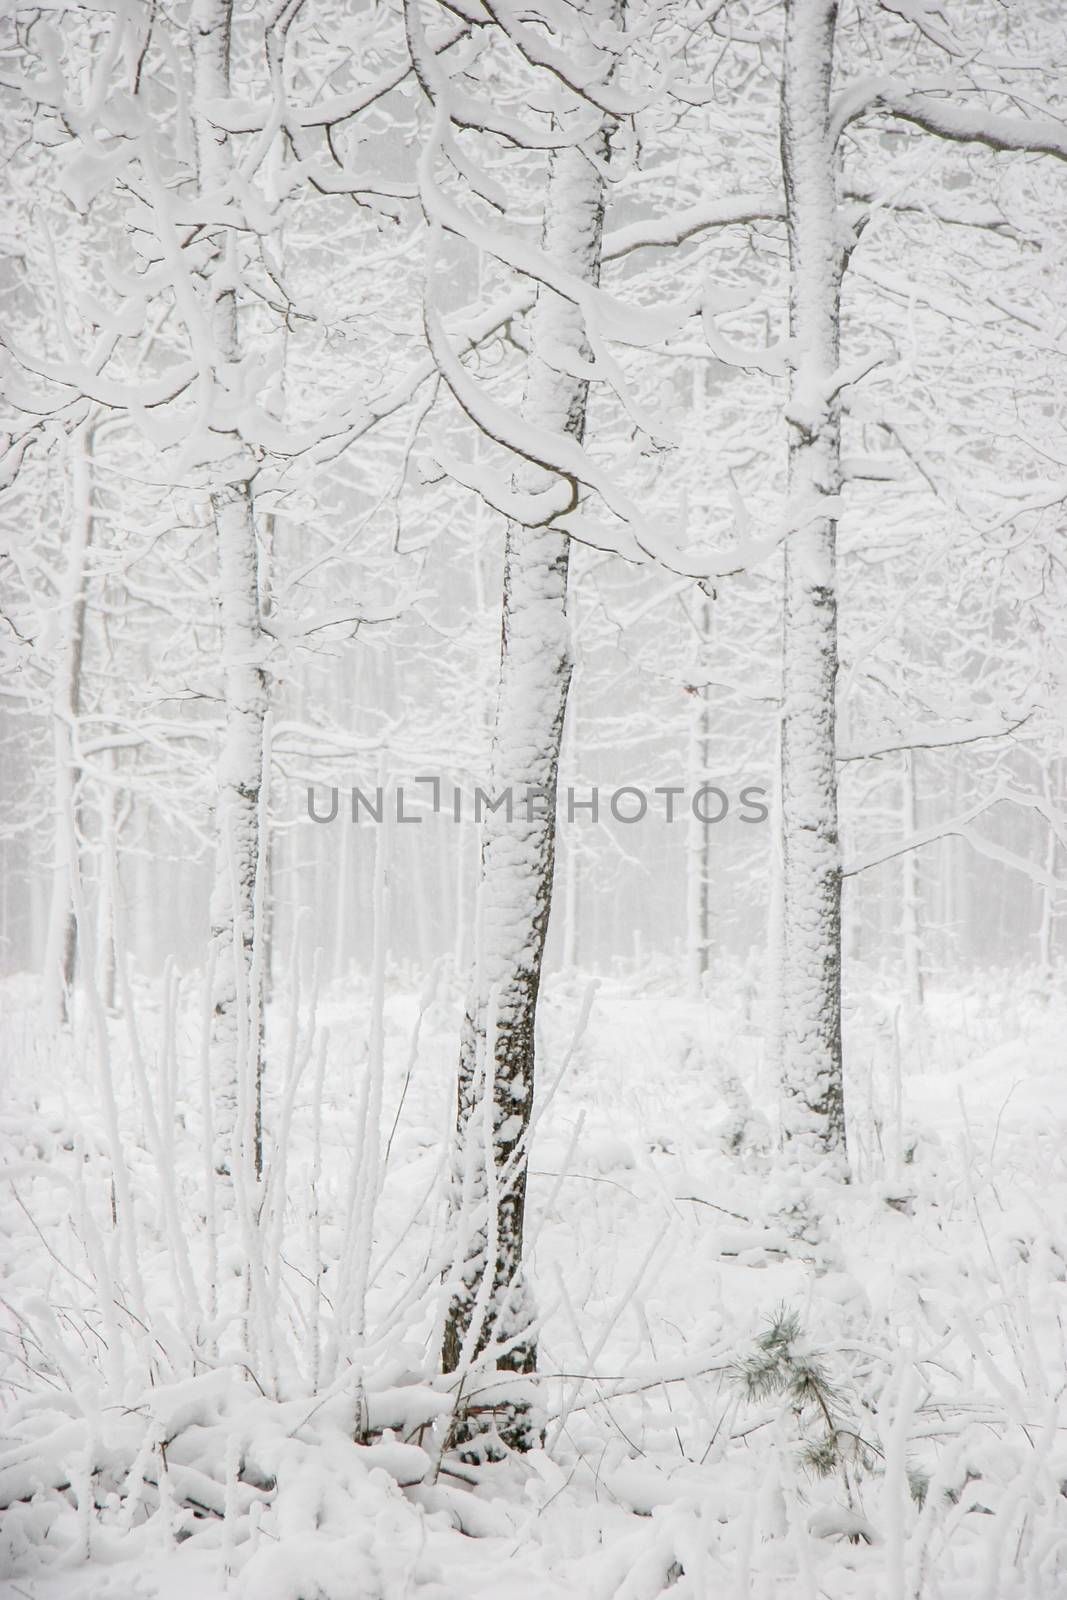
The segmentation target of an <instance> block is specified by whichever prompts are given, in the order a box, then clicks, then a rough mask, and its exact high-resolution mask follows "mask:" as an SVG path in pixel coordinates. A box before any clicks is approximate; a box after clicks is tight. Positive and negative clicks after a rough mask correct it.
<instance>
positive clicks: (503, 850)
mask: <svg viewBox="0 0 1067 1600" xmlns="http://www.w3.org/2000/svg"><path fill="white" fill-rule="evenodd" d="M599 143H600V149H599V151H598V152H597V154H598V155H599V156H600V158H601V159H602V160H606V159H607V156H608V128H607V126H606V125H605V126H603V127H602V128H601V131H600V135H599ZM603 218H604V186H603V179H602V177H601V176H600V173H599V171H598V169H597V167H595V166H594V165H593V163H592V162H591V161H590V160H589V159H588V158H587V156H586V155H585V154H583V153H582V152H581V151H579V150H575V149H570V150H560V151H556V152H553V154H552V156H551V157H550V160H549V177H548V186H547V191H546V196H545V217H544V225H543V230H542V239H543V246H544V249H545V251H546V252H547V253H548V254H549V255H551V256H552V257H553V259H554V260H555V261H557V262H558V263H559V265H560V266H561V267H563V268H565V269H566V270H567V271H569V272H571V273H573V274H575V275H577V276H581V277H582V278H584V279H585V280H587V281H589V282H596V281H597V279H598V276H599V263H600V242H601V234H602V230H603ZM532 350H533V354H532V357H531V362H530V370H529V375H528V379H527V386H526V393H525V396H524V402H523V409H524V415H525V416H526V417H527V418H528V419H529V420H530V421H532V422H536V423H537V424H538V425H539V426H541V427H545V428H552V429H555V430H557V431H559V432H566V433H568V434H570V435H571V437H572V438H575V439H581V437H582V435H583V432H584V428H585V414H586V399H587V393H588V383H587V381H585V380H583V379H581V378H578V377H575V376H574V375H573V372H567V371H561V370H559V367H562V366H564V365H571V364H572V363H569V362H568V356H573V357H577V358H580V359H584V360H588V359H589V351H588V349H587V348H586V342H585V336H584V329H583V324H582V319H581V314H580V312H579V311H578V310H577V309H576V308H575V307H574V306H573V305H572V304H571V303H570V302H569V301H565V300H563V299H561V298H560V297H558V296H557V295H555V294H553V293H552V292H551V291H550V290H548V289H545V288H542V289H541V290H540V292H539V294H538V299H537V304H536V307H535V309H534V312H533V319H532ZM550 361H552V362H555V363H558V366H557V365H549V362H550ZM573 364H575V365H576V363H573ZM542 486H543V474H541V473H540V472H539V471H537V470H536V469H531V470H530V471H529V472H527V473H525V474H524V475H523V487H529V488H540V487H542ZM567 565H568V541H567V539H566V537H565V536H564V535H562V534H560V533H557V532H555V531H553V530H551V529H547V528H527V527H524V526H521V525H519V524H516V523H509V525H508V528H507V537H506V546H505V558H504V592H503V617H502V629H501V651H500V678H499V688H498V698H497V705H496V712H495V719H494V724H493V741H492V782H491V788H492V792H493V794H494V796H499V795H500V794H502V793H505V792H510V793H511V794H512V796H513V798H514V810H513V818H512V820H511V821H508V820H507V818H506V815H505V812H504V810H503V809H501V810H500V811H494V812H490V813H489V814H488V815H487V816H486V818H485V823H484V831H483V835H482V860H481V876H480V882H479V889H478V918H477V928H478V938H477V941H476V949H475V972H474V976H473V980H472V983H471V987H470V990H469V993H468V998H467V1009H466V1018H465V1022H464V1027H463V1035H462V1040H461V1045H460V1057H459V1072H458V1100H457V1119H456V1145H455V1162H454V1169H453V1175H452V1183H451V1187H450V1211H451V1216H452V1223H453V1227H454V1228H455V1230H456V1234H457V1238H458V1241H459V1250H458V1259H459V1278H458V1283H457V1284H456V1287H455V1289H454V1291H453V1294H452V1298H451V1303H450V1305H449V1308H448V1314H447V1321H446V1326H445V1332H444V1344H443V1349H442V1364H443V1367H444V1370H445V1371H446V1372H453V1371H455V1370H456V1369H457V1368H460V1367H466V1365H467V1364H468V1363H469V1362H471V1361H473V1360H475V1359H477V1358H478V1357H479V1356H480V1355H481V1354H482V1352H483V1351H485V1350H486V1348H487V1347H488V1346H490V1345H491V1346H492V1347H493V1351H494V1353H495V1363H496V1366H497V1367H498V1368H500V1369H503V1370H507V1371H512V1372H516V1373H528V1372H532V1371H533V1370H534V1367H535V1365H536V1361H537V1343H536V1336H535V1333H534V1309H533V1304H532V1300H531V1297H530V1292H529V1289H528V1286H527V1283H526V1280H525V1277H524V1273H523V1261H522V1234H523V1217H524V1211H525V1203H526V1168H527V1138H528V1130H529V1126H530V1116H531V1112H532V1109H533V1096H534V1056H535V1046H534V1026H535V1015H536V1008H537V994H538V986H539V982H540V975H541V961H542V956H543V953H544V945H545V934H546V930H547V925H548V916H549V906H550V902H551V895H552V872H553V864H554V857H555V804H556V783H557V772H558V765H559V752H560V739H561V735H562V730H563V719H564V713H565V710H566V704H567V691H568V687H569V684H570V676H571V656H570V646H569V633H568V626H567ZM528 794H531V795H533V796H534V803H532V804H530V805H528V804H527V795H528ZM497 1429H498V1432H499V1434H500V1437H501V1438H502V1439H503V1440H504V1441H505V1442H506V1443H508V1444H510V1445H512V1446H513V1447H516V1448H520V1449H522V1448H527V1447H529V1446H531V1445H533V1444H535V1443H536V1442H537V1437H536V1431H535V1430H534V1428H533V1427H532V1425H531V1422H530V1418H529V1415H528V1412H527V1410H526V1409H525V1407H524V1406H523V1405H522V1404H521V1403H520V1404H514V1405H512V1406H510V1407H506V1408H504V1409H503V1410H502V1411H500V1412H499V1413H498V1416H497ZM478 1431H484V1430H482V1429H481V1428H480V1425H479V1423H478V1422H477V1420H476V1419H474V1418H468V1419H467V1421H466V1424H465V1425H464V1434H465V1437H467V1438H470V1437H471V1436H472V1435H473V1434H474V1433H475V1432H478Z"/></svg>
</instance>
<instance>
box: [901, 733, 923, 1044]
mask: <svg viewBox="0 0 1067 1600" xmlns="http://www.w3.org/2000/svg"><path fill="white" fill-rule="evenodd" d="M915 762H916V756H915V752H914V751H911V752H909V753H908V754H907V755H906V756H905V757H904V771H903V773H902V774H901V783H902V788H903V793H902V801H903V804H902V808H901V810H902V815H901V819H900V821H901V832H902V833H903V835H904V837H905V839H910V838H911V836H912V835H913V834H914V833H915V832H916V830H917V828H918V816H917V812H918V795H917V793H916V772H915ZM901 867H902V871H903V884H902V890H901V892H902V898H903V906H902V913H903V915H902V919H901V920H902V933H903V942H904V993H905V998H906V1000H907V1002H908V1004H909V1006H911V1007H912V1008H913V1010H914V1011H915V1012H916V1013H918V1012H920V1011H921V1010H922V1005H923V959H922V922H921V913H920V906H921V897H922V891H921V887H920V879H919V870H920V862H919V852H918V850H906V851H905V852H904V856H903V859H902V863H901Z"/></svg>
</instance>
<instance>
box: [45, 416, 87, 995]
mask: <svg viewBox="0 0 1067 1600" xmlns="http://www.w3.org/2000/svg"><path fill="white" fill-rule="evenodd" d="M91 458H92V433H91V429H90V426H89V424H84V425H83V426H82V427H80V428H78V429H77V431H76V432H75V433H73V434H72V435H71V439H70V531H69V537H68V543H67V561H66V569H65V571H64V574H63V578H62V581H61V586H60V604H59V635H60V636H59V649H58V654H57V660H56V677H55V690H54V693H53V697H52V750H53V760H54V764H55V778H54V805H55V834H54V840H55V843H54V849H53V861H52V901H51V909H50V911H49V918H48V934H47V939H46V946H45V959H44V975H45V1012H46V1015H47V1016H48V1017H49V1018H50V1020H51V1022H52V1023H53V1024H54V1025H58V1024H60V1023H62V1022H65V1021H66V1020H67V1015H68V1006H69V1000H70V995H71V992H72V990H73V987H74V974H75V968H76V965H77V959H78V923H77V919H76V918H75V915H74V897H73V885H72V881H71V880H72V875H73V872H74V868H75V862H74V861H73V860H72V859H71V852H72V851H74V850H76V849H77V847H78V845H77V833H76V832H74V833H72V832H71V829H70V827H69V826H68V821H67V819H68V818H69V817H71V816H74V817H77V813H78V790H79V786H80V783H81V772H80V771H79V769H78V768H77V767H76V766H75V763H74V729H75V724H76V723H77V719H78V717H79V715H80V713H81V701H82V660H83V656H84V652H85V607H86V570H85V568H86V560H87V557H88V554H89V548H90V545H91V544H92V537H93V484H92V468H91Z"/></svg>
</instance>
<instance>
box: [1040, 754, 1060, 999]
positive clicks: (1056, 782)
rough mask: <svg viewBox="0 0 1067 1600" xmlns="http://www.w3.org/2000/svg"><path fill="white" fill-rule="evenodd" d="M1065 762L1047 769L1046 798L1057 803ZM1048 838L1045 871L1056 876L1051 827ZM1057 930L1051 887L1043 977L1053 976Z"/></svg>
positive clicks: (1045, 895)
mask: <svg viewBox="0 0 1067 1600" xmlns="http://www.w3.org/2000/svg"><path fill="white" fill-rule="evenodd" d="M1062 778H1063V763H1062V761H1058V760H1054V761H1052V762H1051V763H1050V765H1049V767H1048V768H1047V769H1046V771H1045V775H1044V782H1043V785H1042V787H1043V790H1044V795H1045V799H1046V800H1048V801H1050V802H1051V803H1053V804H1054V803H1055V798H1056V797H1057V796H1058V795H1061V794H1062V793H1063V782H1062ZM1047 831H1048V838H1047V841H1046V844H1045V871H1046V872H1047V873H1049V875H1050V876H1053V877H1054V876H1055V873H1056V861H1057V857H1058V854H1059V852H1058V850H1057V843H1058V841H1057V839H1056V835H1055V833H1054V832H1053V831H1052V829H1051V828H1048V830H1047ZM1055 930H1056V899H1055V896H1054V894H1053V892H1052V890H1051V889H1047V888H1046V889H1042V891H1041V920H1040V922H1039V924H1038V930H1037V940H1038V957H1037V959H1038V964H1039V967H1040V971H1041V975H1042V977H1044V978H1046V979H1048V978H1051V977H1052V952H1053V947H1054V944H1055Z"/></svg>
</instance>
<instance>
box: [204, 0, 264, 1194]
mask: <svg viewBox="0 0 1067 1600" xmlns="http://www.w3.org/2000/svg"><path fill="white" fill-rule="evenodd" d="M232 9H233V8H232V0H195V5H194V7H193V14H192V39H193V51H194V67H195V80H196V99H197V105H198V106H200V107H203V106H205V105H207V104H208V103H209V102H211V101H218V100H225V99H226V98H227V97H228V95H229V93H230V29H231V23H232ZM197 138H198V148H199V158H200V179H201V184H202V186H203V187H204V188H205V189H206V190H209V191H212V192H216V191H220V190H225V188H226V186H227V185H228V183H229V182H230V181H231V178H232V176H233V171H234V163H233V154H232V150H231V147H230V140H229V136H228V135H227V134H225V133H223V132H221V131H220V130H219V129H218V128H216V127H214V126H213V125H212V124H211V123H210V122H208V121H207V119H206V117H204V116H203V115H201V116H200V119H199V121H198V125H197ZM216 251H217V256H216V261H215V263H214V267H213V269H212V276H213V277H215V276H216V275H217V276H218V280H219V287H218V288H217V289H216V291H215V293H214V298H213V303H212V311H211V325H212V334H213V338H214V356H215V362H216V370H215V381H216V383H217V384H218V385H219V386H220V387H221V388H223V389H225V388H226V386H227V383H228V380H229V378H230V375H231V373H232V372H233V371H234V370H235V368H236V364H237V362H238V360H239V358H240V350H239V346H238V335H237V299H236V293H235V289H234V286H233V284H234V271H233V268H234V259H233V251H234V241H233V236H232V234H231V235H227V234H225V233H223V234H220V235H219V236H218V237H217V239H216ZM220 269H221V270H220ZM233 443H234V450H233V454H232V456H231V457H230V458H229V460H228V461H226V462H223V463H220V464H219V465H218V466H213V467H212V468H211V472H212V475H213V481H214V485H215V486H214V488H213V489H212V491H211V511H212V516H213V518H214V523H215V533H216V547H217V554H218V582H219V623H220V631H221V640H222V671H223V696H224V702H225V711H224V730H223V741H222V750H221V752H220V755H219V764H218V780H217V792H216V813H215V827H216V839H217V843H216V862H215V876H214V885H213V889H212V895H211V940H212V945H213V953H214V974H215V976H214V985H215V988H214V995H213V1001H212V1008H213V1027H212V1074H213V1082H214V1088H215V1117H216V1143H217V1148H216V1164H217V1165H218V1166H219V1167H220V1169H223V1170H228V1169H229V1167H230V1163H231V1159H232V1154H233V1150H234V1145H235V1139H236V1138H237V1137H238V1135H239V1134H240V1136H241V1138H243V1137H244V1136H245V1132H247V1133H249V1134H250V1136H251V1138H252V1142H253V1151H252V1155H253V1160H254V1165H255V1170H256V1172H257V1174H258V1173H259V1171H260V1169H261V1165H262V1136H261V1092H262V1088H261V1077H262V1036H261V1029H262V1023H261V1010H260V1005H259V997H258V996H257V995H256V994H255V993H254V992H253V988H254V984H253V976H254V971H253V961H252V957H253V946H254V905H255V884H256V869H257V863H258V859H259V851H260V838H259V794H260V786H261V783H262V767H263V727H264V721H265V718H266V712H267V683H266V674H265V672H264V670H263V664H262V663H263V653H264V652H263V644H264V636H263V633H262V629H261V626H260V604H259V582H258V552H257V544H256V526H255V516H254V511H253V498H252V485H251V476H252V470H253V467H254V462H253V459H252V457H251V453H250V452H249V450H248V449H247V447H246V446H244V445H242V444H241V442H240V440H239V439H237V438H236V437H235V438H234V441H233ZM246 1072H247V1074H248V1078H247V1085H246V1087H247V1096H248V1098H247V1101H246V1104H247V1105H248V1107H249V1121H250V1124H251V1126H250V1128H249V1129H248V1130H245V1131H242V1130H239V1129H238V1127H237V1122H238V1105H239V1101H240V1098H241V1096H240V1095H239V1082H240V1080H241V1077H242V1075H243V1074H245V1073H246ZM238 1142H240V1141H239V1140H238Z"/></svg>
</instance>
